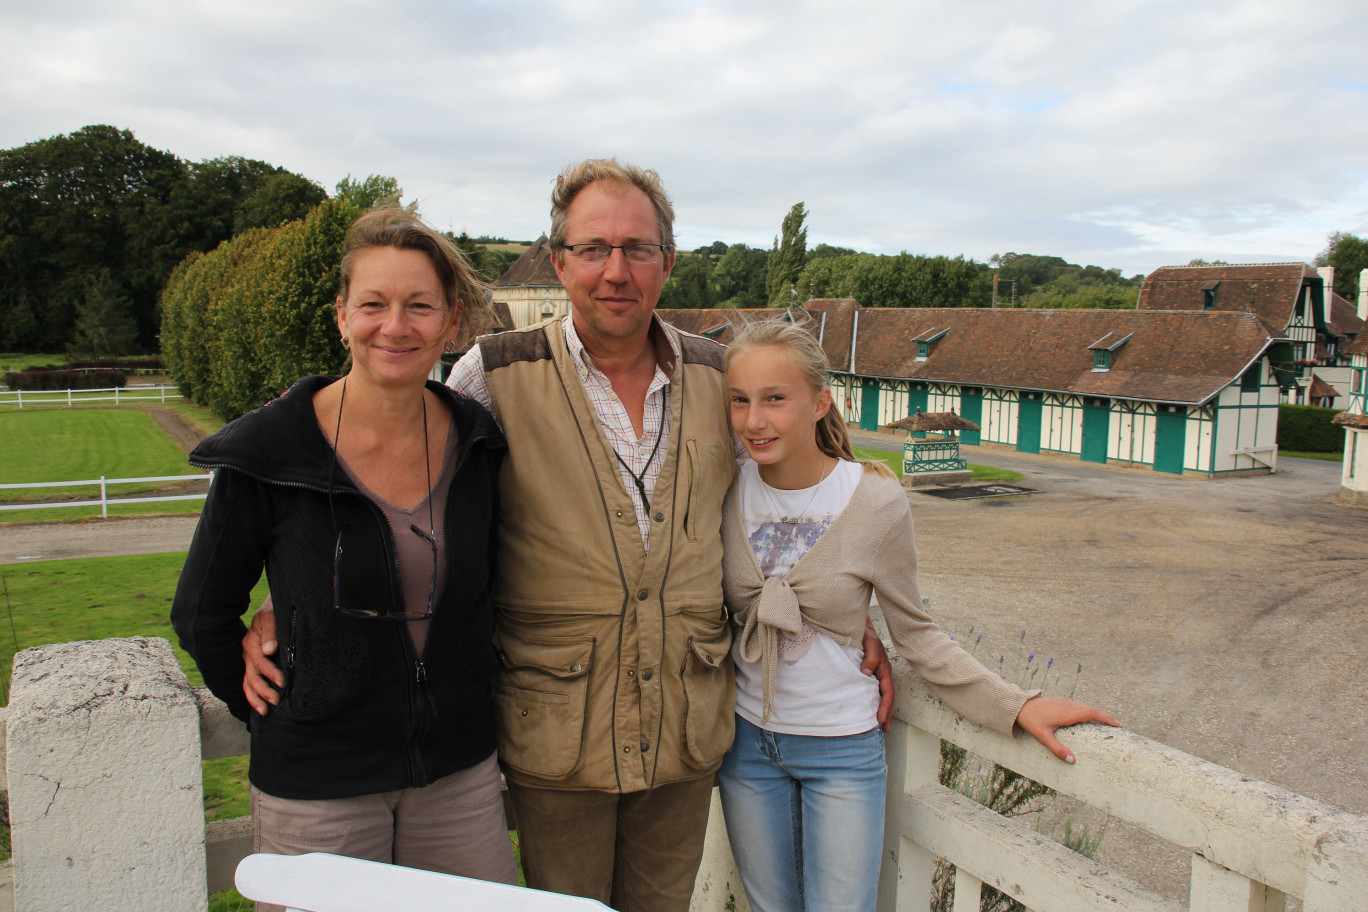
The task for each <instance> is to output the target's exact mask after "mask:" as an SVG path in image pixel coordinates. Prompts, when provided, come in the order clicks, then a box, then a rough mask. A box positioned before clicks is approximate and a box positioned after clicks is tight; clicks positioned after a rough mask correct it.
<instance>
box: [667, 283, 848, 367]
mask: <svg viewBox="0 0 1368 912" xmlns="http://www.w3.org/2000/svg"><path fill="white" fill-rule="evenodd" d="M813 304H817V305H819V306H818V307H813V306H812V305H813ZM828 305H830V306H828ZM859 307H860V305H858V304H856V303H855V301H854V299H852V298H844V299H840V300H832V299H823V300H820V301H809V302H808V305H807V306H805V307H794V308H783V307H753V308H717V309H715V310H671V309H667V308H660V309H659V310H657V311H656V313H658V314H660V316H661V318H662V319H664V320H666V321H668V322H669V323H670V324H671V325H672V326H677V327H679V328H680V329H682V330H684V331H685V332H691V333H696V334H697V335H700V336H708V337H709V338H712V339H716V340H717V341H718V342H721V343H722V344H723V345H727V344H730V343H731V340H732V336H733V330H732V327H733V326H740V325H743V324H746V323H755V322H758V321H761V320H782V319H784V316H785V315H786V314H788V313H790V311H791V312H792V314H793V316H794V319H796V320H798V321H799V322H800V323H803V322H804V321H807V322H806V323H804V325H806V326H807V327H808V329H809V330H811V331H812V333H813V334H814V335H816V336H817V337H818V338H819V339H821V340H822V348H823V350H825V351H826V355H827V361H829V362H830V363H832V364H846V363H848V362H849V360H850V327H851V314H853V313H854V312H855V311H856V310H858V309H859Z"/></svg>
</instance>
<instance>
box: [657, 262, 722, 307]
mask: <svg viewBox="0 0 1368 912" xmlns="http://www.w3.org/2000/svg"><path fill="white" fill-rule="evenodd" d="M708 274H709V270H708V260H707V257H705V256H692V255H690V254H680V255H679V257H678V259H677V260H676V261H675V267H674V269H673V270H672V271H671V273H670V277H669V279H667V280H666V281H665V287H664V288H663V289H661V292H660V306H661V307H665V308H674V307H684V308H692V309H699V308H708V307H712V306H713V305H714V304H715V303H716V299H715V298H713V293H712V289H711V288H710V287H709V282H708Z"/></svg>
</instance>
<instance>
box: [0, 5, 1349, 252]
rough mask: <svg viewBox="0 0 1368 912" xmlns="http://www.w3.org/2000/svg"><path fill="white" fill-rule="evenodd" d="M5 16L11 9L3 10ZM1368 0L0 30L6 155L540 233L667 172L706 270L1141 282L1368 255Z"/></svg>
mask: <svg viewBox="0 0 1368 912" xmlns="http://www.w3.org/2000/svg"><path fill="white" fill-rule="evenodd" d="M10 6H13V7H17V6H18V5H10ZM1360 7H1361V3H1350V2H1338V0H1335V2H1324V3H1319V4H1317V6H1316V8H1315V11H1314V13H1315V14H1314V15H1311V14H1310V13H1308V12H1307V11H1306V10H1305V9H1304V8H1298V7H1295V6H1293V5H1288V4H1279V3H1273V2H1234V0H1225V2H1213V3H1206V4H1200V5H1197V6H1193V5H1191V4H1187V3H1183V2H1177V0H1162V2H1145V3H1141V2H1136V0H1132V2H1116V3H1109V4H1100V5H1099V4H1093V3H1084V2H1081V0H1075V2H1060V3H1054V4H1048V5H1044V4H1041V5H1024V4H1017V3H1011V2H1007V0H1001V2H983V3H975V4H954V5H951V4H937V3H897V4H894V3H875V4H860V5H852V4H837V3H834V2H815V0H809V2H796V3H794V2H783V3H781V2H777V0H776V2H771V0H760V2H750V3H745V4H724V3H713V2H690V0H673V2H652V3H641V4H631V5H624V4H616V3H607V2H597V0H563V2H556V3H551V2H546V0H512V2H497V3H496V2H479V0H464V2H455V3H437V2H420V0H406V2H399V3H397V4H390V5H388V6H386V7H384V8H380V7H376V6H375V5H374V4H361V3H357V2H338V3H330V4H322V3H318V2H299V0H277V2H271V3H265V2H241V3H238V4H233V5H228V4H223V3H220V2H207V0H185V2H181V3H178V4H175V5H166V4H160V3H156V4H154V3H150V2H141V3H139V2H128V3H121V4H117V5H115V4H104V3H95V2H84V3H79V2H78V3H62V4H49V5H32V6H29V7H26V8H23V9H19V8H6V9H5V10H3V11H0V29H3V31H4V33H5V34H6V35H7V36H9V37H10V43H9V47H8V48H7V54H6V55H5V56H4V58H3V59H2V60H0V85H3V86H4V92H3V94H0V146H4V147H10V146H15V145H20V144H22V143H25V142H30V141H33V140H35V139H40V138H43V137H45V136H50V135H53V134H56V133H64V132H69V131H71V130H75V129H78V128H79V127H81V126H83V125H85V124H89V123H112V124H115V125H117V126H120V127H125V128H128V129H131V130H133V131H134V132H135V133H136V134H137V135H138V137H139V138H140V139H141V140H143V141H144V142H147V143H149V144H150V145H154V146H156V147H158V148H163V149H167V150H169V151H172V152H174V153H176V154H177V155H180V156H181V157H183V158H187V159H192V160H200V159H204V158H213V157H218V156H221V155H230V154H235V155H245V156H248V157H252V158H259V159H264V160H266V161H269V162H271V163H272V164H278V165H281V166H284V167H287V168H290V169H291V170H295V171H299V172H301V173H303V174H305V175H307V176H308V177H310V178H312V179H314V180H316V181H318V182H319V183H320V184H321V185H323V186H324V187H325V188H329V189H331V187H332V186H333V185H334V184H335V183H336V182H337V181H338V180H340V179H341V178H342V177H343V176H345V175H347V174H351V175H352V176H353V177H358V178H359V177H363V176H365V175H366V174H369V173H381V174H388V175H393V176H394V177H396V178H397V179H398V180H399V182H400V184H401V185H402V186H403V187H404V188H405V190H406V192H407V194H408V195H409V196H410V197H413V198H417V199H419V200H421V201H422V206H423V209H424V211H425V213H426V214H427V215H428V216H429V217H430V218H431V219H432V220H433V221H434V222H436V223H437V224H439V225H441V226H443V227H453V228H456V229H457V230H460V229H465V230H469V231H471V232H474V233H488V234H500V235H504V236H507V237H516V238H524V239H526V238H532V237H535V236H536V235H537V234H539V233H540V232H541V231H543V230H545V228H546V226H547V222H548V217H547V208H548V197H549V183H550V180H551V178H552V177H553V176H554V175H555V173H556V172H557V171H559V170H560V168H561V167H563V166H564V165H565V164H567V163H569V162H571V161H573V160H576V159H578V158H582V157H585V156H593V155H618V156H619V157H622V158H624V159H627V160H631V161H634V162H637V163H640V164H644V165H647V166H650V167H654V168H656V169H657V170H659V171H660V172H661V174H662V176H663V177H664V178H665V180H666V184H667V186H668V187H669V188H670V190H671V193H672V194H673V196H674V198H675V202H676V208H677V211H678V213H679V220H680V224H679V226H678V229H679V230H678V234H679V237H680V241H681V243H682V244H683V245H686V246H696V245H700V244H704V243H708V242H711V241H712V240H715V239H722V240H726V241H729V242H734V241H744V242H747V243H752V244H763V245H766V246H767V245H768V244H769V242H770V240H771V238H772V237H773V235H774V234H775V233H776V232H777V231H778V226H779V222H780V220H781V219H782V217H783V215H784V213H785V212H786V211H787V210H788V207H789V206H791V205H792V204H793V203H794V202H796V201H798V200H800V199H801V200H804V201H805V202H806V203H807V206H808V208H809V210H810V211H811V212H812V215H811V217H810V218H809V239H810V242H811V243H814V244H815V243H817V242H819V241H825V242H828V243H833V244H840V245H843V246H855V247H860V248H862V249H869V250H873V251H877V252H889V253H893V252H897V251H899V250H902V249H907V250H911V251H915V252H924V253H944V254H948V255H955V254H959V253H963V254H965V255H968V256H973V257H976V258H979V259H986V258H987V257H988V256H989V255H991V254H993V253H1001V252H1005V251H1007V250H1015V251H1017V252H1033V253H1043V254H1054V255H1058V256H1063V257H1065V258H1066V259H1070V260H1073V261H1076V262H1092V263H1096V264H1098V265H1102V266H1116V267H1119V268H1122V269H1124V270H1126V271H1127V272H1136V271H1149V270H1150V269H1153V268H1154V267H1156V266H1159V265H1162V264H1164V263H1167V262H1174V261H1178V262H1186V260H1187V259H1189V258H1191V257H1193V256H1203V257H1205V258H1208V259H1214V258H1223V259H1235V258H1238V257H1240V256H1242V255H1245V254H1248V255H1251V256H1253V255H1263V254H1267V252H1269V251H1273V252H1275V253H1276V255H1277V256H1280V257H1298V258H1306V257H1309V256H1312V255H1314V253H1315V252H1316V251H1318V250H1319V249H1320V248H1321V247H1322V246H1323V244H1324V236H1325V235H1326V234H1327V233H1328V232H1330V231H1333V230H1343V231H1351V232H1355V233H1360V234H1368V177H1366V176H1365V173H1364V166H1363V164H1362V149H1364V148H1365V147H1366V146H1368V120H1365V118H1364V117H1363V116H1362V115H1363V111H1364V96H1365V89H1364V86H1368V62H1365V58H1364V56H1363V55H1362V54H1361V53H1360V52H1359V49H1358V47H1357V43H1358V40H1359V35H1361V34H1363V33H1364V31H1365V26H1368V13H1365V12H1364V11H1363V10H1361V8H1360Z"/></svg>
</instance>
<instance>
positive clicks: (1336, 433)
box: [1278, 405, 1344, 453]
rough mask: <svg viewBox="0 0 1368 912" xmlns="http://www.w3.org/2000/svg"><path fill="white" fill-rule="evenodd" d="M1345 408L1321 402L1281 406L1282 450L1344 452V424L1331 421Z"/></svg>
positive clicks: (1280, 430)
mask: <svg viewBox="0 0 1368 912" xmlns="http://www.w3.org/2000/svg"><path fill="white" fill-rule="evenodd" d="M1342 411H1344V409H1336V408H1324V407H1322V406H1319V405H1280V406H1278V449H1280V450H1292V451H1293V452H1297V453H1339V452H1342V451H1343V450H1344V427H1343V426H1342V425H1338V424H1331V423H1330V419H1331V418H1334V417H1335V416H1336V415H1338V414H1339V413H1340V412H1342Z"/></svg>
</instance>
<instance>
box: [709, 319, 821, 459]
mask: <svg viewBox="0 0 1368 912" xmlns="http://www.w3.org/2000/svg"><path fill="white" fill-rule="evenodd" d="M727 383H728V385H729V386H730V388H731V418H732V430H734V431H736V436H737V437H739V438H741V442H742V443H743V444H745V446H746V451H747V452H749V453H750V455H751V458H752V459H754V460H755V461H756V462H757V463H759V464H760V465H762V466H770V465H772V466H781V465H785V464H795V465H802V464H804V463H806V462H808V461H811V460H815V459H820V458H821V450H819V449H818V448H817V434H816V427H817V422H818V421H820V420H821V418H822V416H823V415H825V414H826V413H827V411H828V410H829V409H830V408H831V391H830V390H828V389H823V390H821V391H820V392H814V391H813V389H812V386H811V385H810V384H809V383H808V381H807V379H806V377H805V376H804V375H803V372H802V371H801V370H799V369H798V368H797V367H796V366H795V365H793V364H791V363H790V362H789V354H788V350H787V349H785V348H782V347H780V346H774V345H768V346H763V347H758V348H752V349H748V350H746V351H743V352H739V353H738V354H736V355H733V356H732V359H731V364H730V365H728V367H727Z"/></svg>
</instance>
